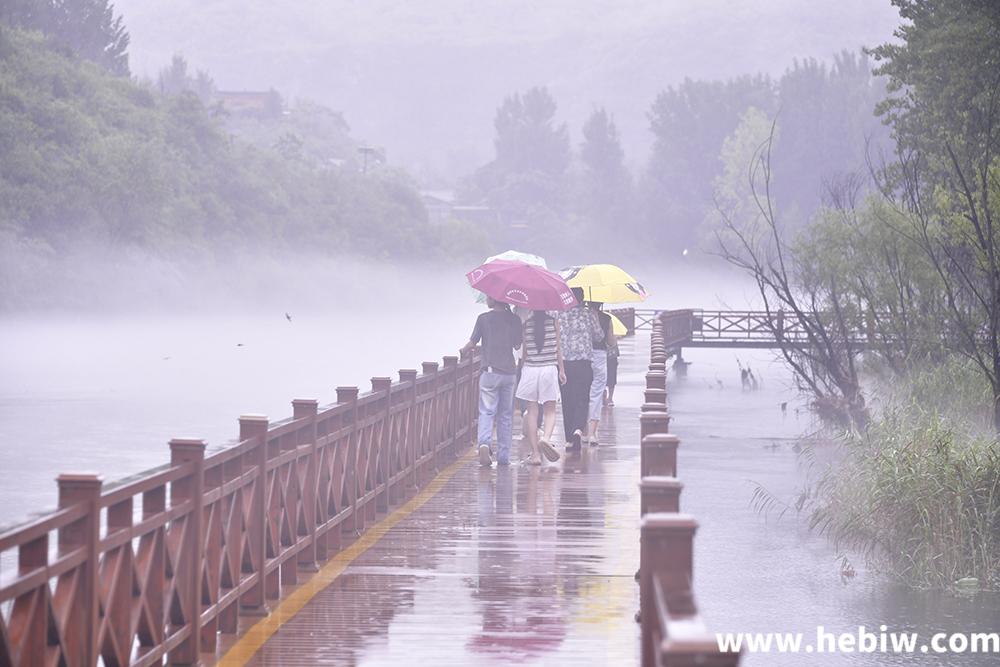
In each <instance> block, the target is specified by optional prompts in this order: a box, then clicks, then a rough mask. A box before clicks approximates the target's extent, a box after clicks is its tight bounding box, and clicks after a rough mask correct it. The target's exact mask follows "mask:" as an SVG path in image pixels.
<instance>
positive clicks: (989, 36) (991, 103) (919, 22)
mask: <svg viewBox="0 0 1000 667" xmlns="http://www.w3.org/2000/svg"><path fill="white" fill-rule="evenodd" d="M893 4H894V5H895V6H896V7H897V8H898V9H899V12H900V16H901V17H902V18H903V20H904V23H903V25H902V26H901V27H900V28H899V29H898V30H897V31H896V38H897V41H895V42H892V43H888V44H883V45H881V46H879V47H878V48H876V49H873V50H872V54H873V55H874V57H875V59H876V61H877V62H878V63H879V67H878V70H877V71H878V73H880V74H883V75H885V76H886V77H888V79H889V84H888V90H889V93H890V94H889V97H888V98H887V99H886V100H885V102H884V103H882V104H881V105H880V107H879V112H880V113H881V115H882V116H883V117H884V118H885V119H886V120H887V121H888V122H890V123H891V124H892V127H893V135H894V137H895V139H896V142H897V146H898V161H897V162H896V163H895V164H894V165H891V166H890V167H889V168H888V169H887V170H886V172H885V174H884V176H885V179H884V181H883V186H884V190H885V192H886V194H888V195H889V196H890V197H892V198H893V199H894V200H895V201H897V202H898V203H899V205H900V207H901V208H905V210H906V212H907V213H908V214H909V215H908V216H907V220H908V221H910V222H911V223H912V224H911V225H909V226H908V227H906V228H904V229H902V230H901V231H902V232H903V233H905V234H907V235H908V236H910V237H911V238H914V239H915V240H916V241H917V243H919V245H920V247H921V248H922V250H923V251H924V253H925V254H926V256H927V257H928V259H929V260H930V262H931V263H932V265H933V266H934V268H935V270H936V272H937V273H938V275H939V276H940V278H941V284H942V288H943V292H944V295H945V302H946V306H947V309H946V312H945V313H944V314H943V317H944V319H945V320H946V321H947V322H948V324H949V329H950V331H949V338H950V340H951V342H952V344H953V345H954V346H956V348H957V349H958V350H959V351H961V352H962V353H964V354H965V355H967V356H968V357H969V358H970V359H972V361H973V362H974V363H975V364H976V365H977V366H978V367H979V368H980V370H981V371H982V372H983V374H984V375H985V377H986V378H987V380H988V381H989V384H990V387H991V389H992V392H993V399H994V406H993V411H994V423H995V426H996V428H997V429H998V430H1000V229H998V225H1000V158H998V150H1000V67H998V63H1000V4H998V3H996V2H993V1H992V0H893Z"/></svg>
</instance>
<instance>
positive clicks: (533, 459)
mask: <svg viewBox="0 0 1000 667" xmlns="http://www.w3.org/2000/svg"><path fill="white" fill-rule="evenodd" d="M573 294H574V296H575V297H576V305H575V306H574V307H572V308H570V309H568V310H561V311H545V310H527V311H522V310H521V309H517V311H518V312H514V311H512V310H511V308H510V306H509V305H507V304H506V303H502V302H500V301H497V300H495V299H493V298H487V305H488V306H489V310H488V311H487V312H485V313H483V314H481V315H480V316H479V317H478V319H477V320H476V324H475V327H474V328H473V330H472V335H471V336H470V338H469V341H468V342H467V343H466V344H465V346H464V347H463V348H462V351H463V353H464V352H467V351H469V350H471V349H472V348H474V347H475V346H476V345H477V344H480V343H482V374H481V375H480V378H479V432H478V441H477V442H478V447H479V458H480V462H481V463H482V464H483V465H484V466H489V465H492V464H493V456H492V451H491V448H490V443H491V442H492V439H493V430H494V425H495V426H496V439H497V451H496V460H497V464H498V465H509V463H510V457H511V443H512V439H513V423H514V403H515V398H516V399H517V401H518V402H519V403H520V404H521V405H522V406H523V410H522V415H521V432H522V436H523V438H524V439H525V440H526V441H527V442H528V443H529V445H530V446H531V454H530V456H529V457H528V459H527V463H529V464H532V465H541V463H542V458H543V457H544V458H545V459H548V460H549V461H553V462H554V461H557V460H558V459H559V452H558V451H557V450H556V448H555V446H554V445H553V443H552V436H553V431H554V430H555V422H556V402H557V401H559V400H561V401H562V415H563V430H564V435H565V443H566V450H567V451H571V452H572V451H579V450H580V449H581V448H582V446H583V444H584V443H585V442H586V443H589V444H591V445H596V444H598V425H599V424H600V420H601V411H602V409H603V407H604V405H605V404H608V405H613V399H614V386H615V384H616V383H617V368H618V344H617V339H616V337H615V335H614V332H613V328H612V322H611V316H610V315H609V314H608V313H605V312H603V310H602V304H600V303H597V302H587V301H584V292H583V290H582V289H580V288H573ZM539 430H540V431H541V433H540V434H539Z"/></svg>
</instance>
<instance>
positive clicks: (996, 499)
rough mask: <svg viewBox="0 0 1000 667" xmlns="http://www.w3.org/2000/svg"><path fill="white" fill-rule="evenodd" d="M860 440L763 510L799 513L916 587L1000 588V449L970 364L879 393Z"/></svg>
mask: <svg viewBox="0 0 1000 667" xmlns="http://www.w3.org/2000/svg"><path fill="white" fill-rule="evenodd" d="M880 394H881V395H879V396H878V400H877V409H876V410H875V416H874V418H873V419H872V420H871V422H870V423H869V424H868V425H867V427H866V428H865V430H864V431H863V432H850V433H844V434H841V435H840V436H838V437H837V438H836V442H837V444H838V445H839V446H840V448H841V451H840V454H841V455H840V456H837V457H834V462H833V463H827V464H824V465H818V464H817V463H816V457H814V456H812V454H813V450H814V448H816V447H818V445H816V444H815V442H814V440H815V439H813V443H812V444H808V443H807V444H806V445H805V446H804V448H803V452H804V453H805V455H804V461H805V463H806V464H807V465H808V466H809V467H810V468H811V469H812V474H811V475H810V479H811V480H812V481H811V482H810V483H809V484H807V485H806V487H805V488H804V489H803V490H802V491H801V492H800V494H799V497H798V498H796V499H795V500H794V501H792V502H789V503H782V502H780V501H778V500H776V499H774V498H772V497H770V495H769V494H768V493H767V492H766V491H765V490H763V489H758V490H757V491H756V492H755V494H754V497H753V498H754V499H753V504H754V506H755V507H757V509H758V510H762V511H765V512H769V511H772V510H775V509H780V510H781V511H786V510H787V509H790V508H794V509H795V510H796V511H797V512H799V513H801V514H803V515H805V516H807V517H808V518H809V523H810V526H811V527H812V528H813V529H814V530H817V531H819V532H820V533H822V534H824V535H826V536H828V537H829V538H831V539H832V540H833V542H834V543H835V544H836V545H838V547H839V548H841V549H842V550H843V551H844V552H845V553H846V552H848V551H849V552H852V553H854V554H859V555H861V556H862V557H863V558H864V559H865V560H866V562H867V563H868V564H869V566H870V567H872V568H874V569H876V570H880V571H882V572H884V573H886V574H888V575H889V576H891V577H892V578H894V579H896V580H898V581H900V582H902V583H905V584H906V585H908V586H911V587H914V588H937V589H941V588H953V587H955V584H956V582H958V581H959V580H963V579H968V578H970V577H971V578H975V579H977V580H978V583H979V585H980V586H981V587H983V588H991V589H998V588H1000V442H998V439H997V434H996V433H995V432H994V431H993V430H992V429H991V427H990V413H989V409H988V408H989V405H990V401H989V392H988V391H987V390H986V388H985V387H984V386H983V383H982V381H981V376H978V374H976V373H975V372H974V369H971V368H970V367H969V366H968V365H966V364H965V363H964V362H948V363H947V364H943V365H940V366H934V367H931V368H927V369H924V370H921V371H917V372H914V373H912V374H911V376H910V377H909V378H908V379H907V380H906V381H905V382H901V383H896V385H895V386H893V387H890V388H883V390H882V391H881V392H880Z"/></svg>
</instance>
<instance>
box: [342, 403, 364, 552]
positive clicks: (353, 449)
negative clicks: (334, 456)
mask: <svg viewBox="0 0 1000 667" xmlns="http://www.w3.org/2000/svg"><path fill="white" fill-rule="evenodd" d="M337 403H348V404H350V405H351V412H350V417H349V419H348V421H349V422H350V424H351V435H350V436H349V437H348V441H347V470H346V471H345V475H346V477H347V479H346V484H347V489H348V494H347V501H348V502H349V503H350V504H351V520H350V522H345V524H346V525H345V527H346V528H348V529H350V530H351V531H353V532H354V535H355V536H357V535H358V534H359V533H360V532H361V531H362V530H364V528H365V517H364V515H363V514H362V513H361V510H360V508H359V507H358V436H359V433H358V388H357V387H337Z"/></svg>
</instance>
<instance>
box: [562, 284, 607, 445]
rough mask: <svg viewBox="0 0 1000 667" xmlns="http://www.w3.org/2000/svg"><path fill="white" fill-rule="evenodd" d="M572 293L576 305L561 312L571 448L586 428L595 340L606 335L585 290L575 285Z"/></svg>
mask: <svg viewBox="0 0 1000 667" xmlns="http://www.w3.org/2000/svg"><path fill="white" fill-rule="evenodd" d="M573 295H574V296H575V297H576V306H574V307H573V308H570V309H569V310H564V311H561V312H560V313H559V344H560V347H561V348H562V357H563V367H564V369H565V372H566V382H565V383H564V384H563V385H561V386H560V387H559V393H560V395H561V396H562V413H563V430H564V431H565V434H566V449H568V450H578V449H580V445H581V443H582V441H583V437H584V432H585V430H586V429H587V417H588V415H589V409H590V385H591V383H592V382H593V380H594V371H593V367H592V366H591V360H592V358H593V351H594V343H595V342H597V343H599V342H600V341H602V340H604V337H605V334H604V331H603V330H602V329H601V323H600V322H599V321H598V319H597V313H595V312H594V311H593V310H591V309H590V308H588V307H587V306H586V305H585V304H584V301H583V290H582V289H580V288H579V287H574V288H573Z"/></svg>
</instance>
